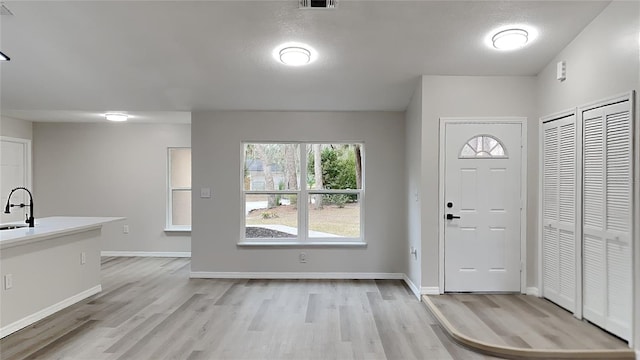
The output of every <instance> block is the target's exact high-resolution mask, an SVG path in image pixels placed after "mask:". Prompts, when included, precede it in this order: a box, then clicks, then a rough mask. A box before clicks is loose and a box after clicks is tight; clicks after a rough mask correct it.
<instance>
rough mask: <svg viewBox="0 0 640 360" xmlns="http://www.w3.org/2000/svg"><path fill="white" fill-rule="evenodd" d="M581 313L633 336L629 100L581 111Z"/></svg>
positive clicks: (612, 330)
mask: <svg viewBox="0 0 640 360" xmlns="http://www.w3.org/2000/svg"><path fill="white" fill-rule="evenodd" d="M581 113H582V116H581V118H582V124H583V149H584V150H583V316H584V317H585V318H586V319H588V320H590V321H591V322H593V323H595V324H597V325H599V326H601V327H602V328H604V329H606V330H608V331H610V332H612V333H614V334H616V335H618V336H620V337H621V338H623V339H626V340H629V339H630V336H631V314H632V306H631V305H632V278H631V277H632V262H631V256H632V248H631V235H632V196H633V192H632V186H633V184H632V179H633V172H632V171H633V169H632V165H633V152H632V151H633V146H632V131H633V128H632V120H631V119H632V117H631V105H630V101H628V100H627V101H623V102H619V103H616V104H613V105H608V106H603V107H599V108H596V109H592V110H586V111H582V112H581Z"/></svg>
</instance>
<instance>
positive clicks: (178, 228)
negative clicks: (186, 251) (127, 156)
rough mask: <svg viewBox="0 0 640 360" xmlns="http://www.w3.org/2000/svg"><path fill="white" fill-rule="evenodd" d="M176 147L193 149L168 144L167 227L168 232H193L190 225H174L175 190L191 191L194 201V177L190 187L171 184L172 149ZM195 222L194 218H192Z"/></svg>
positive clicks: (165, 229)
mask: <svg viewBox="0 0 640 360" xmlns="http://www.w3.org/2000/svg"><path fill="white" fill-rule="evenodd" d="M174 149H189V151H191V147H190V146H168V147H167V207H166V219H165V228H164V231H166V232H191V226H192V224H189V225H174V224H173V191H174V190H178V191H191V198H192V201H193V179H192V181H191V186H189V187H174V186H173V185H172V184H171V173H172V169H173V166H172V161H171V150H174ZM192 222H193V219H192Z"/></svg>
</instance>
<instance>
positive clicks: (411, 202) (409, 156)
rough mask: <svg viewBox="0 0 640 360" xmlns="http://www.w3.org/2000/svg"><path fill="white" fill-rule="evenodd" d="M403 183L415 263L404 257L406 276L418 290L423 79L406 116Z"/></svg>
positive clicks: (408, 240) (409, 239) (420, 251)
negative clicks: (415, 253)
mask: <svg viewBox="0 0 640 360" xmlns="http://www.w3.org/2000/svg"><path fill="white" fill-rule="evenodd" d="M405 126H406V132H405V168H406V173H405V181H406V185H405V186H406V189H407V192H406V196H407V199H406V201H407V219H406V226H407V243H408V247H409V248H411V247H414V248H415V249H416V250H417V259H416V257H414V256H413V255H411V254H409V253H406V257H405V262H406V264H407V265H406V266H407V270H406V274H407V276H408V277H409V279H411V282H413V284H414V285H415V286H416V287H418V290H420V286H421V279H422V277H421V273H420V268H421V266H420V264H421V262H422V224H421V221H422V219H421V214H422V212H421V205H420V195H421V193H422V187H421V179H422V177H421V176H422V171H421V170H422V78H420V81H418V85H417V86H416V90H415V91H414V93H413V97H412V98H411V102H410V103H409V106H407V110H406V112H405Z"/></svg>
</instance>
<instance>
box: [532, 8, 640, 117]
mask: <svg viewBox="0 0 640 360" xmlns="http://www.w3.org/2000/svg"><path fill="white" fill-rule="evenodd" d="M639 34H640V3H639V2H637V1H615V2H612V3H611V4H610V5H609V6H608V7H607V8H605V9H604V10H603V11H602V13H601V14H600V15H598V17H596V18H595V19H594V20H593V21H592V22H591V24H589V25H588V26H587V27H586V28H585V29H584V30H583V31H582V32H581V33H580V34H579V35H578V36H577V37H576V38H575V39H574V40H573V41H572V42H571V43H570V44H569V45H568V46H567V47H566V48H565V49H564V50H563V51H561V52H560V53H559V54H558V55H557V56H556V57H555V58H554V59H553V60H552V61H551V62H550V63H549V65H547V66H546V67H545V68H544V69H543V70H542V71H541V72H540V73H539V74H538V78H537V87H538V88H537V93H538V103H537V105H538V106H537V107H538V111H539V116H544V115H549V114H552V113H556V112H559V111H562V110H566V109H567V108H572V107H576V106H580V105H583V104H585V103H589V102H593V101H596V100H600V99H602V98H606V97H610V96H612V95H618V94H620V93H623V92H627V91H630V90H633V89H638V84H639V81H640V80H639V79H640V75H639V74H638V67H639V62H638V59H639V58H640V54H639V48H638V42H639ZM560 60H565V61H566V62H567V79H566V80H565V81H562V82H560V81H558V80H556V63H557V62H558V61H560Z"/></svg>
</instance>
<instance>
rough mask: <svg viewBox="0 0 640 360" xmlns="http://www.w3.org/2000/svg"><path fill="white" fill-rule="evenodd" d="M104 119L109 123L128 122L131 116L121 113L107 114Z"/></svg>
mask: <svg viewBox="0 0 640 360" xmlns="http://www.w3.org/2000/svg"><path fill="white" fill-rule="evenodd" d="M104 117H105V118H106V119H107V120H109V121H127V119H129V115H127V114H121V113H106V114H104Z"/></svg>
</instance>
